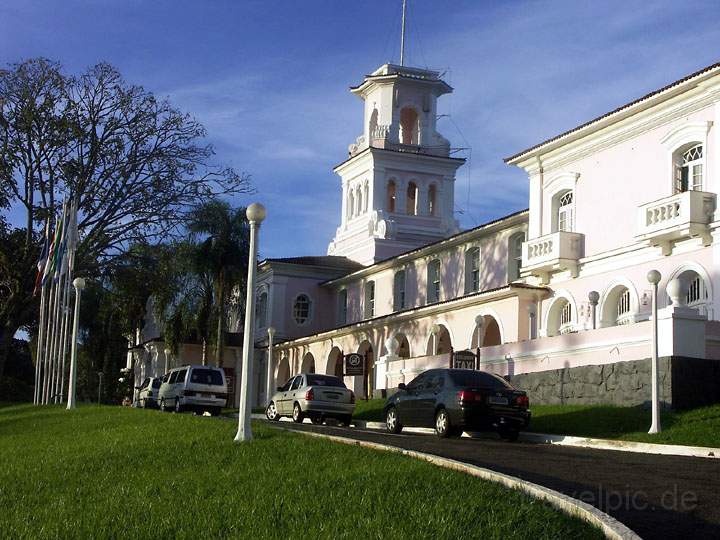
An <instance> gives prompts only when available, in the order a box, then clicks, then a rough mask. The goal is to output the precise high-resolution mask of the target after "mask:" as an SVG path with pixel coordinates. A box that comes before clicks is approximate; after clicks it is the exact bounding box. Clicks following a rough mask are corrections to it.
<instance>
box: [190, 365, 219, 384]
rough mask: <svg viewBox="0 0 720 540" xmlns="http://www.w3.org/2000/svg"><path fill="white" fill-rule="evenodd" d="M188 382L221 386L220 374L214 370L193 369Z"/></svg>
mask: <svg viewBox="0 0 720 540" xmlns="http://www.w3.org/2000/svg"><path fill="white" fill-rule="evenodd" d="M190 382H193V383H197V384H214V385H218V386H222V383H223V378H222V373H220V372H219V371H218V370H216V369H202V368H199V369H193V370H192V371H191V372H190Z"/></svg>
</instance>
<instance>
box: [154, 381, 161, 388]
mask: <svg viewBox="0 0 720 540" xmlns="http://www.w3.org/2000/svg"><path fill="white" fill-rule="evenodd" d="M161 382H162V381H161V380H160V379H153V383H152V387H153V388H160V383H161Z"/></svg>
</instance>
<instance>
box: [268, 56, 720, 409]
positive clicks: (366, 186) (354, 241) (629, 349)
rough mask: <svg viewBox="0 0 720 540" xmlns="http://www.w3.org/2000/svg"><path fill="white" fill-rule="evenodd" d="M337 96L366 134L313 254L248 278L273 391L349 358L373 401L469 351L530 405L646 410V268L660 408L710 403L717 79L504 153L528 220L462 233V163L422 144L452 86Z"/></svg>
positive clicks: (378, 84) (391, 79) (381, 79)
mask: <svg viewBox="0 0 720 540" xmlns="http://www.w3.org/2000/svg"><path fill="white" fill-rule="evenodd" d="M351 91H352V93H353V94H355V95H356V96H358V97H359V98H360V99H361V100H363V102H364V121H363V130H362V135H360V136H359V137H358V138H357V140H356V142H355V143H353V144H351V145H350V148H349V155H348V158H347V160H345V161H344V162H343V163H341V164H339V165H338V166H337V167H335V172H336V173H337V174H338V175H339V176H340V179H341V183H342V190H343V197H342V210H341V217H340V226H339V227H338V229H337V232H336V235H335V238H334V239H333V240H332V242H330V245H329V247H328V255H327V256H321V257H299V258H288V259H267V260H265V261H262V262H261V263H260V265H259V278H258V283H259V290H258V298H257V302H258V317H257V330H256V342H257V345H258V347H263V346H265V345H266V344H267V327H269V326H273V327H274V328H275V329H276V335H275V343H276V345H275V346H274V350H273V360H274V362H273V365H272V366H271V367H272V371H273V375H274V378H275V381H276V382H277V383H278V384H281V383H282V382H284V380H286V379H287V378H288V377H289V376H290V375H292V374H294V373H298V372H301V371H317V372H322V373H337V374H340V373H342V356H343V354H348V353H351V352H360V353H365V354H366V355H367V358H368V364H369V377H368V379H369V380H368V381H367V382H366V381H364V380H363V379H362V378H361V377H354V378H350V377H348V378H347V382H348V384H349V385H350V386H351V387H353V388H354V389H355V390H356V392H357V393H358V394H360V395H363V394H364V393H365V391H367V390H369V391H370V393H371V394H373V395H376V396H377V395H383V394H384V393H385V391H387V390H390V391H391V390H392V389H393V388H396V387H397V385H398V383H400V382H408V381H409V380H410V379H412V378H413V377H415V375H416V374H418V373H419V372H421V371H423V370H425V369H428V368H430V367H438V366H447V365H449V362H450V352H451V350H453V349H454V350H463V349H470V350H472V351H477V352H479V369H482V370H488V371H492V372H496V373H499V374H501V375H504V376H507V377H508V378H510V379H511V380H512V381H513V382H514V383H515V384H516V385H518V386H520V387H521V388H523V389H525V390H527V391H528V392H529V394H530V396H531V398H532V399H533V400H534V402H536V403H537V402H546V403H616V404H637V403H643V402H645V401H647V400H648V399H649V397H650V361H649V358H650V356H651V340H652V321H651V320H650V317H651V298H652V285H651V284H650V283H649V282H648V280H647V274H648V271H650V270H658V271H659V272H660V273H661V275H662V279H661V281H660V284H659V299H658V307H659V315H658V325H659V355H660V357H661V399H662V400H663V401H664V402H665V403H666V404H667V405H672V406H676V407H686V406H692V405H696V404H701V403H706V402H716V401H720V362H718V361H717V360H718V359H720V322H718V320H717V319H718V315H719V314H720V309H718V308H719V307H720V306H718V302H719V301H720V299H719V298H718V294H720V293H715V291H720V275H718V272H717V271H716V267H717V266H718V264H719V263H720V228H719V227H720V213H718V210H717V204H716V199H717V197H718V193H720V159H719V158H718V156H719V155H720V64H716V65H713V66H710V67H708V68H705V69H702V70H700V71H698V72H696V73H693V74H692V75H689V76H687V77H685V78H683V79H681V80H679V81H676V82H674V83H672V84H670V85H668V86H666V87H665V88H662V89H660V90H657V91H655V92H653V93H651V94H648V95H646V96H644V97H642V98H640V99H638V100H636V101H633V102H632V103H628V104H627V105H623V106H622V107H619V108H618V109H616V110H614V111H611V112H609V113H607V114H605V115H603V116H601V117H599V118H596V119H594V120H591V121H589V122H587V123H585V124H583V125H581V126H578V127H576V128H574V129H572V130H570V131H568V132H566V133H562V134H560V135H558V136H556V137H554V138H552V139H550V140H547V141H544V142H541V143H539V144H537V145H535V146H533V147H532V148H529V149H527V150H523V151H522V152H519V153H517V154H515V155H513V156H511V157H509V158H507V159H506V160H505V162H506V163H507V164H508V165H510V166H517V167H520V168H522V169H523V170H525V171H526V172H527V175H528V182H529V184H530V189H529V193H530V197H529V198H530V200H529V209H528V210H520V211H518V212H515V213H513V214H510V215H508V216H506V217H503V218H500V219H497V220H495V221H492V222H489V223H486V224H483V225H481V226H479V227H476V228H474V229H471V230H467V231H463V232H459V231H458V225H457V222H456V221H455V219H454V217H453V207H454V187H455V173H456V171H457V169H458V168H459V167H461V166H462V165H463V160H462V159H458V158H454V157H451V155H450V145H449V143H448V141H447V140H446V139H445V138H444V137H443V136H442V135H440V134H439V133H438V132H437V131H436V101H437V99H438V98H439V97H440V96H442V95H443V94H447V93H449V92H452V88H450V86H448V85H447V84H446V83H445V82H444V81H442V80H441V79H440V78H439V77H438V73H436V72H433V71H428V70H423V69H416V68H408V67H400V66H396V65H389V64H388V65H383V66H382V67H380V68H379V69H378V70H376V71H375V72H374V73H372V74H371V75H368V76H366V77H365V79H364V80H363V82H362V83H361V84H360V85H359V86H357V87H354V88H352V89H351ZM488 189H490V186H488ZM258 355H259V356H260V357H261V358H260V362H261V365H262V366H263V369H267V368H266V362H265V360H264V359H265V358H266V349H265V350H262V349H259V351H258ZM261 371H262V370H261ZM261 378H262V375H261V376H260V377H259V379H261ZM368 384H369V386H370V388H369V389H368V388H367V385H368ZM263 387H264V385H261V386H260V388H263ZM260 394H261V395H260V396H259V397H260V399H259V401H263V399H264V395H263V394H264V390H260Z"/></svg>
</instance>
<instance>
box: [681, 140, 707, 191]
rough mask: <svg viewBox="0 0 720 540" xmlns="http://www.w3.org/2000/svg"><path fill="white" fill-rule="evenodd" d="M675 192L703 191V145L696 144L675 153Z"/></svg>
mask: <svg viewBox="0 0 720 540" xmlns="http://www.w3.org/2000/svg"><path fill="white" fill-rule="evenodd" d="M673 162H674V168H675V170H674V178H675V193H682V192H685V191H690V190H692V191H702V189H703V165H704V162H705V160H704V158H703V145H702V144H696V145H694V146H692V147H691V148H688V149H687V150H684V151H679V152H677V153H676V154H675V156H674V159H673Z"/></svg>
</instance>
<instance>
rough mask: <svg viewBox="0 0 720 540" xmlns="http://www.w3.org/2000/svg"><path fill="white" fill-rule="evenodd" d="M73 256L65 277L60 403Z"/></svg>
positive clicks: (65, 354) (63, 378)
mask: <svg viewBox="0 0 720 540" xmlns="http://www.w3.org/2000/svg"><path fill="white" fill-rule="evenodd" d="M71 256H72V255H71V254H70V253H68V271H67V274H66V275H65V298H64V299H63V328H62V353H61V358H62V367H61V370H60V373H61V379H60V402H61V403H62V401H63V393H64V392H65V359H66V357H67V341H68V335H67V334H68V321H69V320H70V306H69V302H70V282H71V281H72V275H71V274H70V263H69V259H70V257H71Z"/></svg>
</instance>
